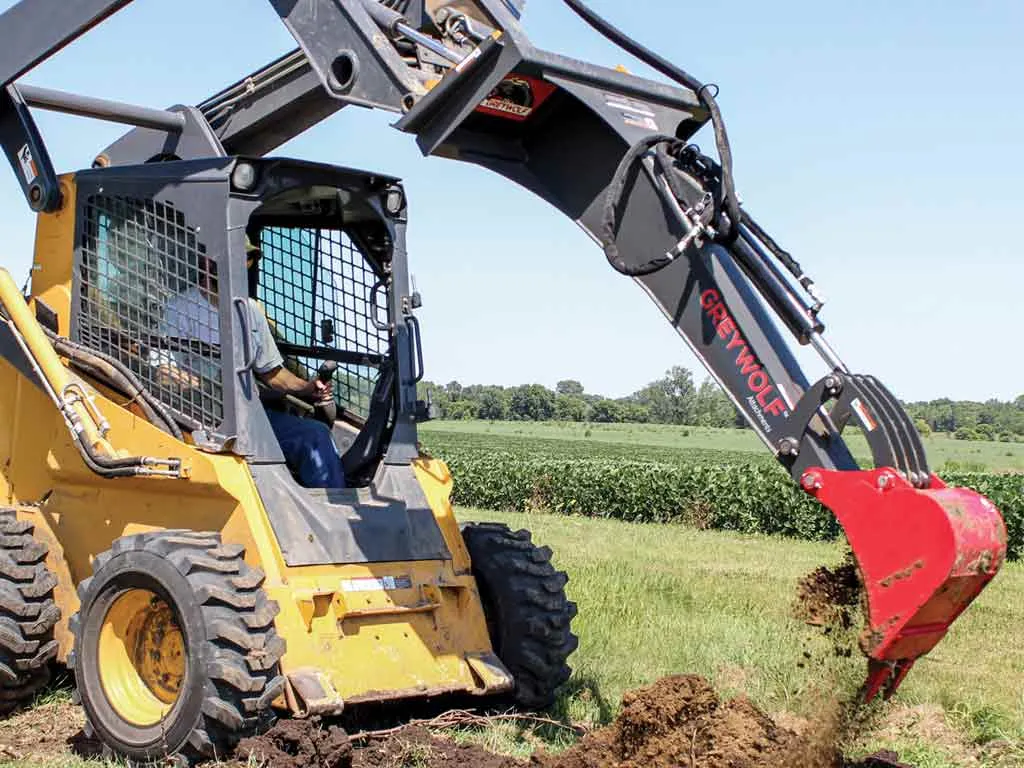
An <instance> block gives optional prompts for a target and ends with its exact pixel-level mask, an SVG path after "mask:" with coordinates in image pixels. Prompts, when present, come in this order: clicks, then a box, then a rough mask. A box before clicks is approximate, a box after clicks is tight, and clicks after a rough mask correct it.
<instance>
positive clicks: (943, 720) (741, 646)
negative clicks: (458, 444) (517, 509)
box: [460, 510, 1024, 768]
mask: <svg viewBox="0 0 1024 768" xmlns="http://www.w3.org/2000/svg"><path fill="white" fill-rule="evenodd" d="M460 519H463V520H468V519H487V520H496V521H500V522H506V523H508V524H510V525H512V526H513V527H517V528H518V527H526V528H530V529H531V530H533V531H534V538H535V540H536V541H537V542H538V543H542V544H547V545H549V546H551V548H552V549H553V550H554V551H555V556H556V564H557V565H558V566H559V567H560V568H562V569H564V570H566V571H567V572H568V573H569V576H570V583H569V592H570V597H571V598H572V599H573V600H575V601H576V602H577V603H578V605H579V617H578V618H577V620H576V622H575V624H574V628H575V630H576V632H577V634H578V635H579V637H580V647H579V651H578V652H577V654H576V656H575V657H574V659H573V664H574V668H575V672H574V676H573V679H572V681H571V684H570V691H569V693H568V694H567V696H566V698H565V701H564V702H563V703H562V706H563V708H564V711H565V712H566V713H567V714H569V715H570V716H571V717H572V718H573V719H574V720H582V721H590V722H606V721H607V720H608V719H609V717H611V715H612V713H613V711H614V708H615V706H616V705H617V703H618V701H619V699H620V697H621V695H622V693H623V692H624V691H626V690H629V689H630V688H635V687H637V686H640V685H643V684H645V683H649V682H652V681H654V680H655V679H657V678H659V677H662V676H664V675H669V674H673V673H694V674H701V675H704V676H707V677H709V678H710V679H711V680H712V681H713V682H714V683H715V684H716V686H717V687H718V688H719V690H720V691H721V693H722V694H723V695H729V696H731V695H736V694H740V693H744V694H747V695H748V696H750V697H751V698H752V699H753V700H754V701H755V703H757V704H758V705H760V706H761V707H762V708H764V709H765V710H766V711H768V712H769V713H773V714H778V713H789V714H792V715H797V716H807V715H811V714H813V713H814V712H815V711H816V710H817V709H819V708H820V707H821V703H822V698H823V697H825V698H827V697H829V696H830V695H831V694H832V692H833V690H837V691H850V690H852V689H854V688H855V687H856V686H857V685H858V684H859V683H860V681H861V679H862V676H863V673H864V660H863V658H861V657H854V658H852V659H836V658H834V656H833V657H831V658H830V654H829V653H828V648H829V643H828V642H825V641H824V639H823V638H822V637H821V636H820V635H818V634H816V632H815V631H814V630H811V629H810V628H808V627H805V626H804V625H802V624H801V623H800V622H798V621H796V620H794V619H793V618H791V613H790V611H791V608H792V602H793V598H794V588H795V584H796V581H797V579H798V578H799V577H800V576H802V575H804V574H806V573H808V572H810V571H811V570H813V569H814V568H815V567H817V566H819V565H822V564H826V563H834V562H837V561H838V560H840V559H841V557H842V547H841V546H840V545H838V544H815V543H806V542H795V541H789V540H782V539H775V538H769V537H759V536H740V535H731V534H725V533H720V532H700V531H694V530H689V529H687V528H683V527H681V526H663V525H652V524H628V523H621V522H618V521H606V520H591V519H583V518H566V517H560V516H554V515H542V514H534V515H523V514H497V513H494V512H484V511H477V510H462V511H461V512H460ZM1022 594H1024V566H1021V565H1010V566H1007V567H1006V568H1005V569H1004V571H1003V572H1002V574H1001V575H1000V577H999V578H998V579H997V580H996V581H995V582H993V584H992V585H991V586H990V588H989V589H988V590H987V591H986V592H985V593H984V594H983V595H982V596H981V598H979V600H978V601H977V602H976V603H975V604H974V605H973V606H972V607H971V609H970V610H969V611H968V612H967V613H966V614H965V615H964V616H963V617H962V618H961V619H960V620H959V621H958V622H957V623H956V625H955V626H954V628H953V629H952V631H951V632H950V634H949V636H947V638H946V639H945V640H944V641H943V642H942V644H941V645H940V646H939V647H938V648H937V649H936V650H935V651H933V652H932V653H931V654H930V655H928V656H926V657H925V658H923V659H922V660H921V661H920V662H919V663H918V665H917V667H916V668H915V669H914V670H913V671H912V672H911V674H910V676H909V677H908V679H907V681H906V683H905V684H904V685H903V687H902V688H901V689H900V691H899V693H898V694H897V696H896V697H895V698H894V699H893V700H892V701H890V702H889V703H887V704H884V705H879V706H877V707H875V708H874V709H873V710H872V719H871V722H872V727H871V728H870V732H869V734H868V735H867V736H866V737H865V738H864V739H863V740H862V742H861V743H860V744H859V745H857V746H859V748H860V749H863V750H869V749H870V750H871V751H875V750H877V749H881V748H889V749H895V750H897V751H899V752H900V754H901V757H902V758H903V759H904V760H905V761H907V762H909V763H910V764H911V765H914V766H915V768H954V766H956V768H959V767H960V766H964V765H978V766H997V765H998V766H1000V768H1001V767H1002V766H1018V765H1024V600H1022V599H1021V595H1022ZM805 651H807V652H810V654H811V657H812V658H811V660H810V661H807V660H806V659H805V657H804V653H805ZM801 664H803V666H801ZM822 688H825V689H826V690H822ZM508 736H509V734H507V733H506V734H501V733H497V734H495V733H491V734H487V736H486V738H487V739H488V740H489V742H490V743H491V744H493V745H495V746H499V747H502V748H505V749H510V748H513V747H514V744H512V743H509V739H508ZM986 745H988V746H987V748H986ZM527 746H532V742H530V741H529V740H528V741H527ZM997 753H998V754H999V755H1001V756H1000V757H999V758H998V759H997V757H996V754H997Z"/></svg>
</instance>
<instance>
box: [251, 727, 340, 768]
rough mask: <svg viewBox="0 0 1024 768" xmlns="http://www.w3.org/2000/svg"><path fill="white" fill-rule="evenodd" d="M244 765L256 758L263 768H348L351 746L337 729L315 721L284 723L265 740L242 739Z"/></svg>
mask: <svg viewBox="0 0 1024 768" xmlns="http://www.w3.org/2000/svg"><path fill="white" fill-rule="evenodd" d="M238 758H239V759H240V760H241V762H243V763H244V762H251V761H250V758H253V759H254V760H255V761H256V763H257V764H258V765H261V766H264V768H307V766H308V768H348V766H350V765H352V745H351V744H349V740H348V734H347V733H345V731H344V730H342V729H341V728H338V727H337V726H330V727H321V726H320V724H319V722H316V721H313V720H281V721H280V722H279V723H277V725H275V726H274V727H273V728H271V729H270V730H269V731H267V732H266V733H264V734H263V735H262V736H253V737H252V738H248V739H242V741H241V743H240V744H239V745H238Z"/></svg>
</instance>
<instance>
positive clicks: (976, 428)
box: [906, 395, 1024, 443]
mask: <svg viewBox="0 0 1024 768" xmlns="http://www.w3.org/2000/svg"><path fill="white" fill-rule="evenodd" d="M906 407H907V412H908V413H909V414H910V415H911V417H913V419H914V423H915V424H916V425H917V429H918V431H919V432H921V433H922V434H924V435H927V434H930V433H932V432H949V433H951V434H952V435H953V436H954V437H956V438H957V439H959V440H1001V441H1002V442H1007V443H1009V442H1017V443H1020V442H1024V395H1021V396H1020V397H1018V398H1017V399H1016V400H1012V401H1010V402H1002V401H1000V400H994V399H993V400H986V401H985V402H984V403H976V402H973V401H971V400H950V399H949V398H942V399H939V400H930V401H928V402H920V403H909V404H907V406H906Z"/></svg>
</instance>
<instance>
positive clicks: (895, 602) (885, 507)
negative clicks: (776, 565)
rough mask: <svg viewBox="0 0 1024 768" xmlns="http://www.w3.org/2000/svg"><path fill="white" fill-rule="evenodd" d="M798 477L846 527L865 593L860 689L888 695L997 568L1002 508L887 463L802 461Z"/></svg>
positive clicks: (1002, 550) (1002, 551) (1002, 545)
mask: <svg viewBox="0 0 1024 768" xmlns="http://www.w3.org/2000/svg"><path fill="white" fill-rule="evenodd" d="M801 484H802V485H803V488H804V489H805V490H806V491H807V492H808V493H810V494H811V495H813V496H814V497H815V498H817V499H818V500H819V501H821V502H822V503H823V504H824V505H825V506H827V507H828V508H829V509H830V510H832V512H833V513H834V514H835V516H836V517H837V518H838V520H839V523H840V524H841V525H842V526H843V529H844V530H845V531H846V538H847V540H848V541H849V542H850V547H851V549H852V550H853V554H854V556H855V557H856V559H857V564H858V567H859V568H860V575H861V579H862V580H863V582H864V592H865V595H866V599H867V618H868V626H867V627H866V628H865V630H864V634H863V635H862V637H861V648H862V650H863V651H864V653H865V654H867V656H868V659H869V661H868V680H867V684H866V688H865V691H864V697H865V699H866V700H868V701H870V700H871V699H873V698H874V697H875V696H876V695H877V694H878V693H879V692H880V691H883V690H884V695H885V696H886V697H888V696H890V695H891V694H892V693H893V692H894V691H895V690H896V688H897V687H899V685H900V683H901V682H903V678H904V677H905V676H906V674H907V672H908V671H910V668H911V667H912V666H913V664H914V662H915V661H916V660H917V659H918V658H919V657H921V656H923V655H924V654H926V653H928V651H930V650H931V649H932V648H934V647H935V645H936V644H937V643H938V642H939V641H940V640H941V639H942V638H943V637H944V636H945V634H946V631H947V630H948V629H949V626H950V624H952V623H953V621H954V620H955V619H956V618H957V616H959V615H960V614H961V613H962V612H963V611H964V609H965V608H967V606H968V605H970V603H971V601H972V600H974V598H975V597H977V596H978V594H980V593H981V591H982V589H984V588H985V585H986V584H988V583H989V582H990V581H991V580H992V578H993V577H994V576H995V575H996V573H997V572H998V571H999V568H1000V566H1002V564H1003V561H1004V560H1005V558H1006V526H1005V524H1004V523H1003V518H1002V515H1000V514H999V510H998V509H996V507H995V505H994V504H993V503H992V502H991V501H989V500H988V499H986V498H985V497H984V496H982V495H981V494H979V493H976V492H974V491H971V490H968V489H966V488H947V487H946V485H945V483H943V482H942V481H941V480H940V479H939V478H938V477H936V476H935V475H932V479H931V487H930V488H928V489H926V490H921V489H918V488H915V487H914V486H912V485H911V484H910V483H909V482H907V481H906V480H904V479H903V478H902V477H901V476H900V475H898V474H897V473H896V472H895V471H893V470H891V469H873V470H867V471H861V472H837V471H831V470H824V469H811V470H808V471H807V472H805V473H804V474H803V477H802V478H801Z"/></svg>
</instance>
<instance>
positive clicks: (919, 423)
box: [914, 417, 932, 437]
mask: <svg viewBox="0 0 1024 768" xmlns="http://www.w3.org/2000/svg"><path fill="white" fill-rule="evenodd" d="M914 427H915V428H916V429H917V433H918V434H919V435H921V437H928V436H930V435H931V433H932V428H931V426H930V425H929V424H928V422H927V421H925V420H924V419H922V418H921V417H918V418H916V419H914Z"/></svg>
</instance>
